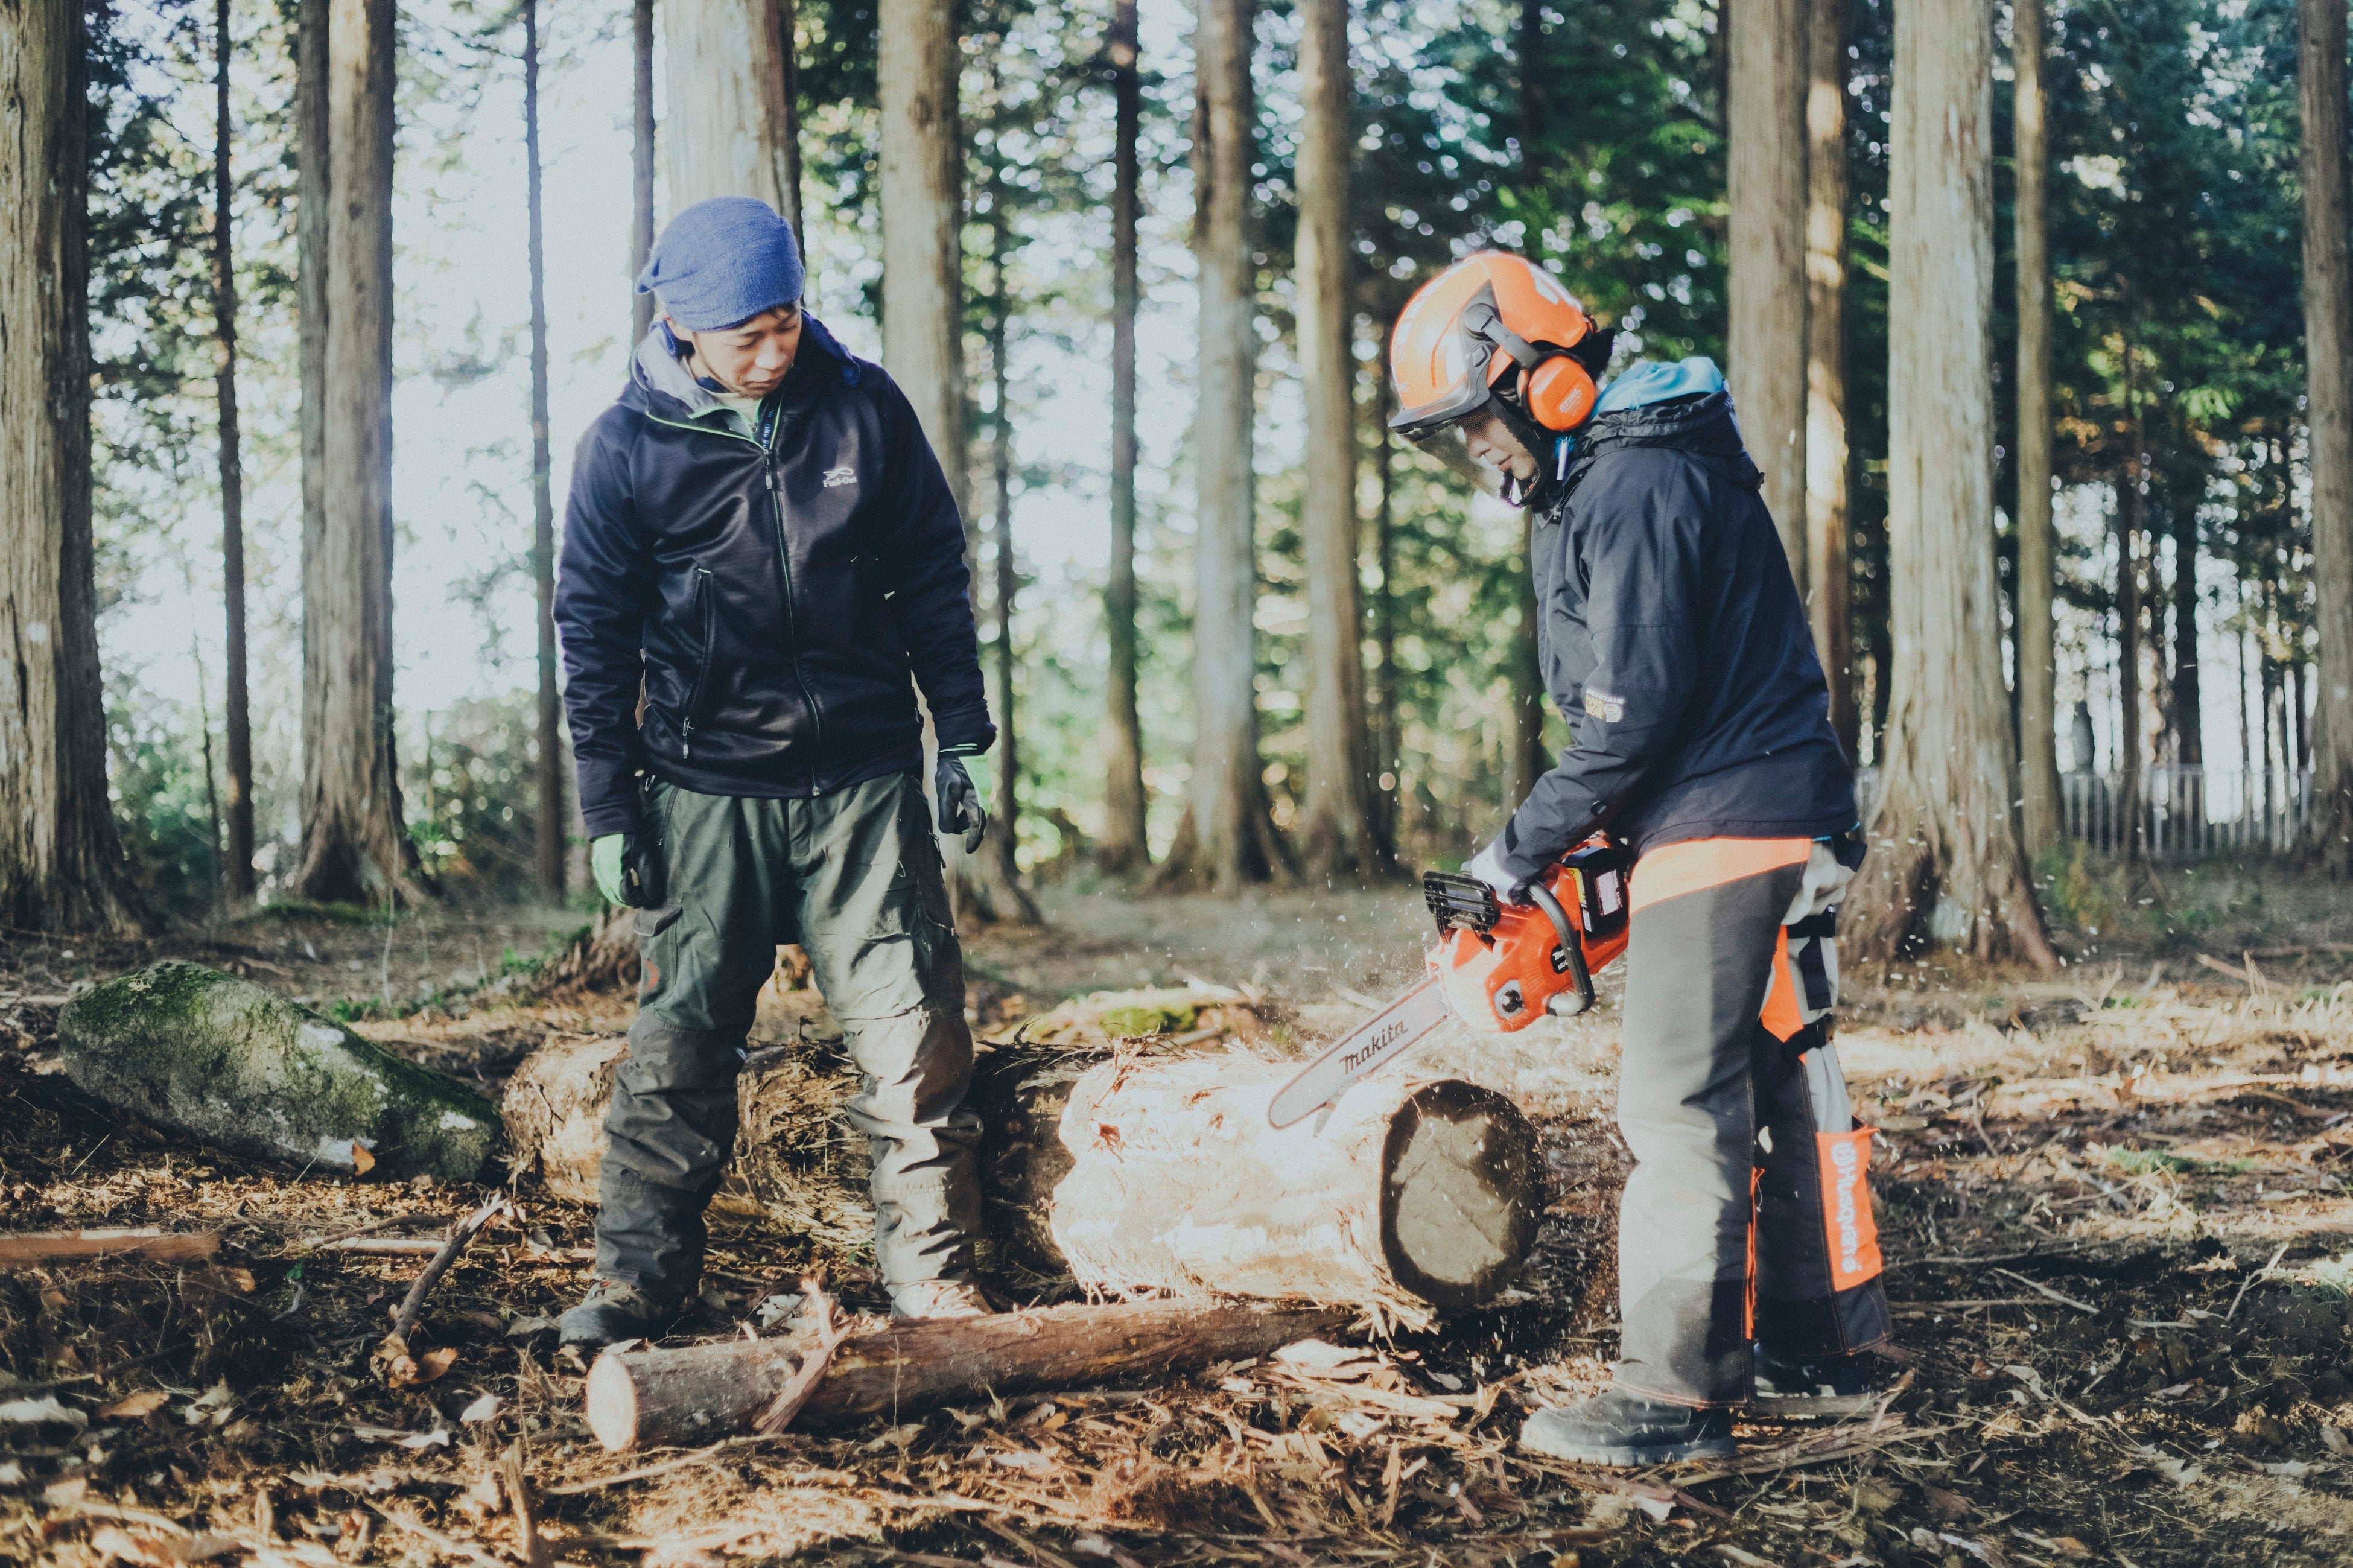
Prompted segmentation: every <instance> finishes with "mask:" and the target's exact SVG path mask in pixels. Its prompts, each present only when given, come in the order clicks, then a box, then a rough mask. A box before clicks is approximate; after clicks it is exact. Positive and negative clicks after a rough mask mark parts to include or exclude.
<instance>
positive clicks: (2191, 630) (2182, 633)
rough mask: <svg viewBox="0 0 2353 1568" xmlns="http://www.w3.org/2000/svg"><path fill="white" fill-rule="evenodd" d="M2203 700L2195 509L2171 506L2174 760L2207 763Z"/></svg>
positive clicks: (2187, 763) (2191, 765) (2185, 763)
mask: <svg viewBox="0 0 2353 1568" xmlns="http://www.w3.org/2000/svg"><path fill="white" fill-rule="evenodd" d="M2205 724H2206V714H2205V704H2204V701H2203V699H2202V697H2201V695H2200V681H2199V673H2198V509H2197V507H2196V506H2195V505H2186V506H2177V507H2175V508H2174V509H2173V736H2174V761H2176V762H2178V763H2180V764H2181V765H2182V766H2184V767H2189V768H2194V767H2200V766H2202V765H2203V764H2204V763H2205V761H2206V740H2205V734H2204V731H2205Z"/></svg>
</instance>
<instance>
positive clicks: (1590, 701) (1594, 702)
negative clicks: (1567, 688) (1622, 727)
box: [1585, 687, 1626, 724]
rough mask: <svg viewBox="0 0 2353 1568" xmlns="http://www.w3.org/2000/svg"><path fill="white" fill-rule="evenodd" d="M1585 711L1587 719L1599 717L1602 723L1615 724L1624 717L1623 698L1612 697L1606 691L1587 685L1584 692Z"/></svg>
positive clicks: (1624, 703)
mask: <svg viewBox="0 0 2353 1568" xmlns="http://www.w3.org/2000/svg"><path fill="white" fill-rule="evenodd" d="M1585 713H1586V717H1587V718H1588V719H1599V720H1600V721H1602V722H1603V723H1604V724H1615V723H1618V722H1620V721H1622V720H1623V719H1624V718H1625V717H1626V702H1625V700H1624V699H1623V698H1619V697H1612V696H1610V695H1609V693H1608V692H1606V691H1596V690H1594V689H1591V688H1590V687H1588V688H1587V689H1586V692H1585Z"/></svg>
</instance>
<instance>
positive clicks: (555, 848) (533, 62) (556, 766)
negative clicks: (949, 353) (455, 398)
mask: <svg viewBox="0 0 2353 1568" xmlns="http://www.w3.org/2000/svg"><path fill="white" fill-rule="evenodd" d="M222 3H223V4H224V5H225V4H227V0H222ZM522 146H523V181H524V187H525V193H526V205H528V206H529V208H530V228H531V239H530V249H531V257H530V265H531V580H532V583H533V586H535V587H536V588H537V589H538V592H539V617H538V618H539V758H538V761H537V763H536V764H535V765H534V767H533V774H534V775H535V782H536V783H537V784H538V786H539V800H538V805H537V808H536V813H537V814H536V816H535V817H534V818H533V824H532V863H533V868H534V869H535V871H536V873H537V880H538V882H539V892H540V896H541V897H542V898H543V899H545V900H547V901H548V902H550V903H556V904H560V903H562V902H563V901H564V840H565V821H564V727H563V710H562V707H561V705H560V702H559V700H558V699H557V697H556V693H555V498H554V494H553V492H552V491H551V489H550V488H549V477H548V468H549V457H548V450H547V249H546V243H545V237H544V235H543V226H542V223H541V218H540V177H539V173H540V172H539V0H522Z"/></svg>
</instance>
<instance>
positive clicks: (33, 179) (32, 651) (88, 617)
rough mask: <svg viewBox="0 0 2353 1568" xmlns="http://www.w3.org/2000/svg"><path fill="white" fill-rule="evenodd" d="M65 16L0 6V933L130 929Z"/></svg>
mask: <svg viewBox="0 0 2353 1568" xmlns="http://www.w3.org/2000/svg"><path fill="white" fill-rule="evenodd" d="M83 47H84V44H83V23H82V12H81V8H80V6H79V5H70V4H68V3H67V0H23V3H22V4H18V5H11V6H8V7H7V8H5V9H0V125H5V132H6V155H5V157H0V924H5V925H9V926H14V927H16V928H18V929H20V930H26V931H117V930H124V929H127V928H129V927H130V926H131V925H132V923H133V919H132V910H131V908H130V906H129V904H128V902H127V901H126V899H125V896H124V894H123V891H122V889H121V883H120V880H119V878H120V870H119V868H120V865H121V858H122V855H121V847H120V846H119V844H118V841H117V839H116V837H115V829H114V817H113V815H112V812H111V807H110V806H109V805H108V802H107V795H106V717H105V715H106V705H105V701H104V700H103V697H102V695H101V693H100V680H99V668H98V625H97V619H98V614H97V579H96V572H95V563H94V561H93V559H92V544H91V538H90V323H89V314H90V311H89V293H90V257H89V250H88V247H87V240H86V237H85V235H86V231H85V226H84V223H83V216H82V209H83V205H84V202H85V199H86V196H87V193H88V189H89V175H88V172H87V167H86V163H85V153H86V146H87V142H86V134H87V133H86V132H85V129H84V117H85V109H84V104H83V99H84V96H85V94H86V92H87V90H88V76H87V68H86V66H85V64H84V59H83Z"/></svg>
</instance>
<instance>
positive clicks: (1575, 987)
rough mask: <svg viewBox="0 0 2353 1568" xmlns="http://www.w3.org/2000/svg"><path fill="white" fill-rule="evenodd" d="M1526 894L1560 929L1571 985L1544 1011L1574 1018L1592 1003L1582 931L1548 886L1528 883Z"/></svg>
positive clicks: (1557, 1015)
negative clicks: (1571, 921) (1571, 920)
mask: <svg viewBox="0 0 2353 1568" xmlns="http://www.w3.org/2000/svg"><path fill="white" fill-rule="evenodd" d="M1528 898H1529V900H1531V901H1533V902H1534V903H1535V906H1536V908H1538V909H1540V910H1543V911H1544V912H1545V919H1546V920H1548V921H1552V929H1553V930H1555V931H1558V932H1559V933H1560V950H1561V952H1564V953H1566V954H1567V956H1568V980H1569V984H1570V985H1571V987H1572V989H1570V990H1567V991H1564V992H1562V993H1560V994H1558V995H1556V996H1554V997H1552V998H1551V999H1550V1000H1549V1001H1547V1002H1546V1004H1545V1011H1546V1012H1547V1013H1550V1014H1551V1015H1552V1016H1554V1017H1556V1018H1574V1017H1576V1016H1577V1015H1578V1014H1579V1013H1584V1012H1589V1011H1590V1010H1591V1009H1592V1006H1593V972H1592V970H1590V969H1588V967H1586V963H1585V936H1584V933H1583V932H1582V931H1578V930H1577V927H1576V926H1575V925H1573V924H1571V923H1570V921H1569V918H1568V911H1567V910H1564V909H1562V908H1561V907H1560V900H1558V899H1556V898H1554V897H1553V896H1552V889H1550V888H1547V887H1546V886H1545V885H1544V884H1543V883H1542V882H1530V883H1529V884H1528Z"/></svg>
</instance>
